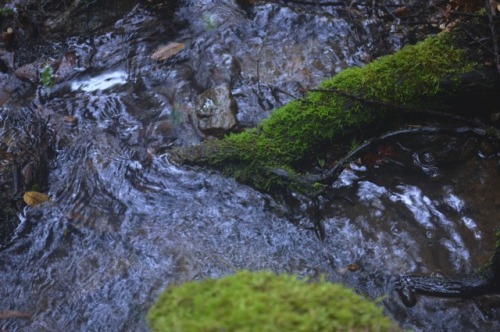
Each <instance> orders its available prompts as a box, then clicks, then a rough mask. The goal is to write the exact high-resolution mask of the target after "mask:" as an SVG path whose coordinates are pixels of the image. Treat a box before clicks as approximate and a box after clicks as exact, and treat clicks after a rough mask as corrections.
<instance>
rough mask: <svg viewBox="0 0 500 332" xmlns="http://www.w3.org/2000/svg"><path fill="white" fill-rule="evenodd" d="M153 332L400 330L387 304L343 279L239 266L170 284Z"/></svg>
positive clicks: (153, 316) (153, 317)
mask: <svg viewBox="0 0 500 332" xmlns="http://www.w3.org/2000/svg"><path fill="white" fill-rule="evenodd" d="M148 321H149V324H150V327H151V329H152V330H153V331H158V332H160V331H179V332H180V331H193V332H195V331H204V332H210V331H308V332H313V331H389V330H391V331H397V330H399V329H398V328H397V326H396V325H395V324H394V323H392V322H391V320H390V319H389V318H387V317H386V316H384V315H383V313H382V308H381V307H379V306H377V305H376V304H375V303H374V302H371V301H368V300H365V299H364V298H362V297H361V296H359V295H357V294H355V293H354V292H353V291H352V290H350V289H348V288H345V287H343V286H341V285H339V284H331V283H327V282H311V283H309V282H307V281H306V280H300V279H297V278H296V277H294V276H288V275H280V276H277V275H275V274H274V273H272V272H249V271H240V272H238V273H236V274H235V275H231V276H227V277H225V278H222V279H218V280H206V281H202V282H188V283H185V284H183V285H181V286H170V287H168V288H167V289H166V290H165V291H164V292H163V293H162V294H161V295H160V297H159V298H158V300H157V302H156V304H155V305H154V306H153V307H152V308H151V309H150V311H149V314H148Z"/></svg>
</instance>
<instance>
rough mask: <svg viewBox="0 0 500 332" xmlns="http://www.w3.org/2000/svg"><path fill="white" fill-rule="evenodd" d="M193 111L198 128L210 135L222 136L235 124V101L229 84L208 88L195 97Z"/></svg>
mask: <svg viewBox="0 0 500 332" xmlns="http://www.w3.org/2000/svg"><path fill="white" fill-rule="evenodd" d="M195 113H196V117H197V120H198V128H199V129H200V130H201V131H202V132H203V133H204V134H205V135H211V136H222V135H224V134H226V133H228V132H229V131H231V130H232V129H234V128H235V127H236V125H237V121H236V115H235V113H236V102H235V101H234V98H233V96H232V94H231V91H230V88H229V85H227V84H224V85H221V86H218V87H216V88H214V89H210V90H207V91H205V92H204V93H202V94H201V95H199V96H198V97H196V104H195Z"/></svg>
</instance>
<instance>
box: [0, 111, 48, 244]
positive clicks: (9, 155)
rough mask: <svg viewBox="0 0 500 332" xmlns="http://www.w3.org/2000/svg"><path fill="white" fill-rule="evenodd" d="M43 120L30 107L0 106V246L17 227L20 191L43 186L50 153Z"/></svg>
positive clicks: (20, 204) (20, 202)
mask: <svg viewBox="0 0 500 332" xmlns="http://www.w3.org/2000/svg"><path fill="white" fill-rule="evenodd" d="M50 141H51V134H50V131H49V130H48V128H47V125H46V120H45V119H43V118H42V117H41V116H40V115H39V114H38V113H37V111H36V110H33V109H31V108H27V107H25V108H20V109H17V108H14V107H10V108H9V107H2V108H0V159H1V162H0V189H1V190H0V248H2V247H4V246H5V245H6V244H7V242H8V241H9V240H10V238H11V235H12V233H13V231H14V229H15V228H16V227H17V217H16V211H18V210H19V208H20V207H21V206H22V194H23V193H24V192H25V191H28V190H30V189H32V188H33V187H36V188H37V189H41V188H43V187H44V186H45V184H46V181H47V173H48V169H47V167H48V160H49V158H50V154H51V148H50Z"/></svg>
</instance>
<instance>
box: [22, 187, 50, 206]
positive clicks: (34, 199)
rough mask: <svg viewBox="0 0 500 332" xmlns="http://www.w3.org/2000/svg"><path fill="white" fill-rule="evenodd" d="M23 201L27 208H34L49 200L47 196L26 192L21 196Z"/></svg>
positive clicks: (35, 192)
mask: <svg viewBox="0 0 500 332" xmlns="http://www.w3.org/2000/svg"><path fill="white" fill-rule="evenodd" d="M23 200H24V202H25V203H26V204H28V206H35V205H38V204H41V203H43V202H46V201H48V200H49V196H47V195H45V194H42V193H39V192H37V191H27V192H25V193H24V195H23Z"/></svg>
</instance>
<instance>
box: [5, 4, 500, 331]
mask: <svg viewBox="0 0 500 332" xmlns="http://www.w3.org/2000/svg"><path fill="white" fill-rule="evenodd" d="M326 14H328V15H326ZM176 20H177V23H176V24H174V25H172V22H170V23H168V24H167V23H165V22H164V21H162V20H161V18H158V17H157V16H155V15H152V14H151V13H149V12H148V11H147V10H145V9H144V8H143V7H141V6H137V7H135V8H134V9H133V10H132V11H130V12H128V13H127V14H126V15H125V16H124V17H123V18H122V19H120V20H118V21H117V22H116V23H115V24H114V25H112V27H110V28H109V29H108V31H106V32H104V33H102V34H96V35H95V36H93V37H72V38H68V39H66V40H65V42H64V43H63V44H58V45H57V47H59V49H65V50H67V51H68V52H69V54H73V55H74V59H75V61H73V60H71V59H73V55H71V56H69V57H70V58H69V59H70V60H71V61H69V60H68V62H69V65H68V66H69V67H68V69H67V70H68V71H67V72H66V74H65V75H66V76H63V75H62V74H61V77H63V78H61V79H60V81H59V82H57V83H56V84H55V86H53V87H52V88H50V89H47V88H43V87H41V86H39V87H38V91H37V93H36V94H34V95H33V103H34V104H36V105H37V109H40V110H41V112H42V113H43V114H44V115H46V116H48V115H50V126H51V128H52V129H53V130H54V131H55V133H56V145H57V146H56V150H57V151H56V152H57V153H56V157H55V159H54V160H53V161H52V165H51V172H50V178H49V192H48V194H49V195H50V197H51V201H50V202H47V203H45V204H42V205H39V206H37V207H34V208H26V209H25V210H24V211H22V213H20V215H19V226H18V229H17V231H16V234H15V237H14V239H13V241H12V243H11V245H10V246H8V247H7V248H6V249H4V250H3V251H2V252H0V280H1V283H2V287H0V312H2V311H6V310H18V311H22V312H28V313H31V314H32V318H31V319H21V318H11V319H7V320H3V321H1V325H0V326H1V328H2V329H3V330H6V331H146V330H147V327H146V323H145V320H144V317H145V314H146V311H147V310H148V308H149V307H150V306H151V305H152V304H153V302H154V300H155V298H156V296H157V295H158V294H159V293H160V292H161V291H162V289H164V287H166V286H167V285H169V284H172V283H181V282H184V281H189V280H202V279H206V278H217V277H221V276H224V275H226V274H229V273H233V272H235V271H236V270H239V269H251V270H259V269H270V270H273V271H276V272H280V273H282V272H287V273H294V274H297V275H300V276H310V277H313V278H314V277H318V276H319V275H320V274H324V275H325V276H326V279H327V280H331V281H335V282H342V283H344V284H346V285H348V286H351V287H353V288H354V289H356V290H357V291H359V292H360V293H362V294H365V295H367V296H368V297H370V298H378V297H381V296H385V298H384V299H383V300H381V303H382V304H383V305H384V307H385V309H386V312H387V313H388V315H390V316H391V317H392V318H394V320H396V321H397V322H399V323H400V324H401V325H402V326H403V327H404V328H409V329H413V330H415V331H452V330H455V331H465V330H468V331H494V330H499V329H500V322H499V321H498V317H499V314H500V312H499V309H498V298H494V297H491V298H490V297H483V298H479V299H478V300H477V302H475V301H473V300H462V299H453V298H449V299H441V298H433V297H426V296H420V297H419V298H418V301H417V304H416V305H415V306H414V307H412V308H407V307H405V305H404V304H403V303H402V302H401V299H400V298H399V296H398V295H397V294H396V292H395V291H394V282H393V281H394V278H393V276H399V275H420V276H434V277H443V278H449V279H459V280H460V279H462V278H466V279H467V278H469V277H470V275H471V274H473V273H475V272H476V271H477V270H478V269H479V268H480V267H481V266H482V265H483V264H485V263H486V262H487V261H488V259H489V257H491V255H492V253H493V249H494V244H493V242H494V240H493V234H492V231H493V229H494V228H495V226H496V225H498V216H499V209H500V186H499V183H500V182H499V178H500V173H499V168H498V165H499V157H498V151H497V152H496V154H495V153H488V154H485V153H484V151H483V150H484V149H483V148H484V144H485V142H483V141H481V140H479V139H476V138H467V137H459V138H456V137H447V136H433V137H417V138H415V137H406V138H402V139H399V140H398V141H397V142H396V141H391V142H386V143H384V145H382V146H380V147H379V152H380V151H384V152H383V153H379V154H378V155H377V157H376V158H373V157H370V156H363V157H362V158H361V160H359V161H357V162H354V163H352V164H351V165H350V167H348V168H346V170H345V171H344V172H343V173H342V175H341V176H340V178H339V179H338V180H337V181H336V182H335V183H332V186H334V187H335V188H336V189H337V192H338V193H339V196H343V197H344V198H342V197H340V198H338V199H337V198H335V199H333V200H331V201H328V200H322V201H321V207H322V210H321V220H322V222H323V223H324V226H325V231H326V238H325V240H324V241H323V242H322V241H319V240H318V238H317V236H316V234H315V232H314V231H313V230H311V229H310V227H309V226H310V225H311V224H312V221H311V218H312V217H311V215H310V213H309V211H310V210H311V206H310V202H308V201H307V200H300V199H298V201H299V202H300V204H299V205H298V207H296V211H297V213H296V215H295V216H294V217H293V218H291V217H290V214H289V213H287V212H288V210H289V209H288V207H285V206H281V205H280V204H278V203H276V202H275V201H274V200H273V199H272V198H271V197H269V196H267V195H264V194H262V193H259V192H256V191H255V190H253V189H251V188H249V187H247V186H244V185H241V184H238V183H236V182H235V181H234V180H232V179H226V178H223V177H222V176H220V175H219V174H217V173H212V172H209V171H203V170H200V169H192V168H188V167H179V166H176V165H173V164H172V163H170V162H169V156H168V148H167V147H168V146H169V145H170V144H177V145H189V144H196V143H198V142H199V141H200V137H199V132H198V130H197V129H196V124H195V123H194V122H193V113H192V110H193V107H194V99H195V97H196V96H197V95H198V94H199V93H201V92H203V91H205V90H207V89H210V88H213V87H215V86H218V85H219V84H221V83H229V84H230V86H231V89H232V93H233V95H234V97H235V99H236V101H237V104H238V115H237V117H238V121H239V122H240V124H241V125H243V126H244V125H251V124H252V123H255V122H257V121H258V120H259V119H261V118H263V117H265V116H266V115H267V114H268V113H269V111H270V110H271V109H273V108H275V107H277V106H279V105H281V104H283V103H285V102H286V101H288V100H290V99H291V98H293V97H294V96H296V95H297V94H300V89H301V88H303V87H306V88H307V87H310V86H314V85H315V84H317V83H318V82H319V81H320V80H321V79H322V78H324V77H327V76H330V75H333V74H334V73H335V72H337V71H338V70H340V69H341V68H344V67H346V66H351V65H356V64H362V61H361V60H360V56H361V54H362V53H365V52H370V51H371V50H370V48H371V47H374V46H373V45H375V44H376V42H375V40H371V39H370V38H374V39H375V38H376V37H377V36H375V37H374V36H373V34H371V33H372V32H373V31H372V30H373V29H374V28H373V26H374V25H376V22H375V21H372V20H369V19H367V20H364V21H361V22H357V23H356V24H354V23H353V22H350V21H348V20H346V19H342V18H339V17H338V16H337V17H336V16H334V15H333V13H325V15H324V16H318V14H317V13H308V12H307V11H305V10H303V9H300V10H299V9H294V8H291V7H283V6H279V5H277V4H267V5H263V6H259V7H256V9H255V10H254V11H253V12H252V13H251V14H249V13H247V12H245V11H243V10H242V9H240V8H238V7H237V6H236V5H235V4H234V3H233V2H232V1H221V2H216V1H214V2H212V1H194V0H193V1H185V2H182V5H181V7H180V9H179V11H178V13H177V14H176ZM301 24H302V25H301ZM283 26H287V27H289V29H284V28H282V27H283ZM294 26H299V27H301V28H299V29H297V28H295V30H294V29H293V27H294ZM173 27H175V29H176V30H172V29H174V28H173ZM360 29H361V30H360ZM386 38H387V40H386V44H387V45H392V46H393V47H394V48H397V47H399V44H398V41H399V40H400V39H401V37H400V36H399V35H397V34H396V33H394V34H392V35H391V34H388V35H387V36H386ZM172 41H177V42H182V43H185V48H184V50H182V51H181V52H180V53H178V54H177V55H175V57H174V58H173V59H170V60H168V61H166V62H157V61H155V60H153V59H151V57H150V55H151V53H152V51H153V50H154V49H155V48H156V47H157V46H159V45H160V44H168V43H170V42H172ZM64 54H66V56H65V57H66V59H67V57H68V55H67V54H68V53H67V52H66V53H65V52H63V53H62V54H59V55H58V56H59V57H63V56H64ZM257 54H258V55H257ZM19 103H21V104H22V102H21V101H19ZM345 198H347V199H345ZM292 219H293V220H292ZM351 264H356V266H357V269H355V271H350V270H349V269H348V266H352V265H351ZM488 314H489V315H488Z"/></svg>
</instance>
